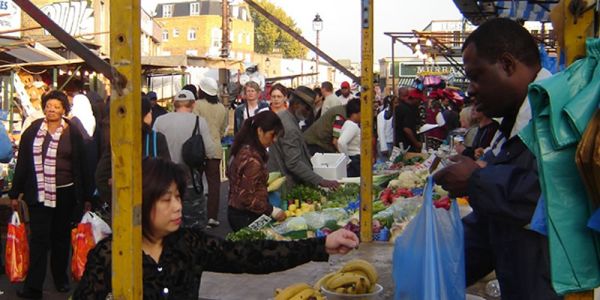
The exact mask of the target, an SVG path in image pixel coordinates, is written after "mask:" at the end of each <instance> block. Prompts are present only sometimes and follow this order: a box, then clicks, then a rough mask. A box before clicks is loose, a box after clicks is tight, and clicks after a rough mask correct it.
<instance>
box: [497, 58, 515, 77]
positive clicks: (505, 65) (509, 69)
mask: <svg viewBox="0 0 600 300" xmlns="http://www.w3.org/2000/svg"><path fill="white" fill-rule="evenodd" d="M498 63H499V64H500V66H501V68H502V70H504V72H506V75H507V76H512V75H513V74H515V72H516V71H517V59H516V58H515V57H514V56H513V55H512V54H510V53H508V52H504V53H503V54H502V55H500V57H499V58H498Z"/></svg>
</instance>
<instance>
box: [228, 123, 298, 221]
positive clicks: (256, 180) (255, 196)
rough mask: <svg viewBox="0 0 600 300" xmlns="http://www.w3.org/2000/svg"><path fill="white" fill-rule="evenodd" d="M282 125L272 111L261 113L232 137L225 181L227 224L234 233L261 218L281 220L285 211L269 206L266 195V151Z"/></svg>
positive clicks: (278, 133)
mask: <svg viewBox="0 0 600 300" xmlns="http://www.w3.org/2000/svg"><path fill="white" fill-rule="evenodd" d="M280 134H283V124H282V123H281V120H280V119H279V117H278V116H277V114H275V113H274V112H272V111H264V112H261V113H259V114H257V115H256V116H254V117H251V118H249V119H247V120H246V121H245V122H244V125H243V126H242V129H240V131H239V132H238V133H237V134H236V136H235V139H234V141H233V146H232V147H231V156H232V160H231V164H230V166H229V170H227V177H228V178H229V207H228V209H227V217H228V220H229V225H230V226H231V228H232V229H233V230H235V231H238V230H240V229H241V228H243V227H246V226H248V225H250V223H252V222H253V221H254V220H256V219H257V218H258V217H260V216H261V215H263V214H265V215H267V216H271V217H273V218H274V219H275V220H278V221H282V220H285V217H286V216H285V212H284V211H282V210H281V209H280V208H277V207H274V206H273V205H271V204H270V203H269V200H268V192H267V180H268V178H269V171H268V169H267V148H268V147H269V146H271V145H272V144H273V143H274V142H275V139H276V138H277V136H278V135H280Z"/></svg>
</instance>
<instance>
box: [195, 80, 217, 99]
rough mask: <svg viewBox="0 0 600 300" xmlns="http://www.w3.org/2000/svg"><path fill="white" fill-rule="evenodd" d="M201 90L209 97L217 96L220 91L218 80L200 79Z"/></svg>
mask: <svg viewBox="0 0 600 300" xmlns="http://www.w3.org/2000/svg"><path fill="white" fill-rule="evenodd" d="M200 89H201V90H202V91H203V92H205V93H206V94H207V95H209V96H216V95H217V92H218V91H219V86H218V85H217V81H216V80H214V79H212V78H210V77H204V78H202V79H200Z"/></svg>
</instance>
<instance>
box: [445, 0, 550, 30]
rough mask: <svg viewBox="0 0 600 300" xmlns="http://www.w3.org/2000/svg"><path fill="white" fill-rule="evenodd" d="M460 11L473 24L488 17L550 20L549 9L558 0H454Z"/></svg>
mask: <svg viewBox="0 0 600 300" xmlns="http://www.w3.org/2000/svg"><path fill="white" fill-rule="evenodd" d="M454 4H455V5H456V7H457V8H458V9H459V10H460V12H461V13H462V14H463V16H465V18H467V19H468V20H469V21H470V22H471V23H473V24H474V25H479V24H481V23H482V22H483V21H485V20H487V19H489V18H496V17H502V18H510V19H513V20H524V21H539V22H549V21H550V10H552V8H553V7H554V6H555V5H556V4H558V0H500V1H478V0H454Z"/></svg>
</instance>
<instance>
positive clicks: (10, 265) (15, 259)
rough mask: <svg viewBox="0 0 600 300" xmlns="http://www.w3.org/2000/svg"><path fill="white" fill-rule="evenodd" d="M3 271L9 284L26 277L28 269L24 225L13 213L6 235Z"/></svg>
mask: <svg viewBox="0 0 600 300" xmlns="http://www.w3.org/2000/svg"><path fill="white" fill-rule="evenodd" d="M5 255H6V256H5V260H6V261H5V271H6V275H7V276H8V279H9V280H10V282H20V281H23V280H25V277H27V269H28V268H29V244H28V242H27V232H26V230H25V224H23V223H21V219H20V218H19V214H18V213H17V212H16V211H15V212H13V214H12V217H11V221H10V223H9V224H8V233H7V234H6V253H5Z"/></svg>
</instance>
